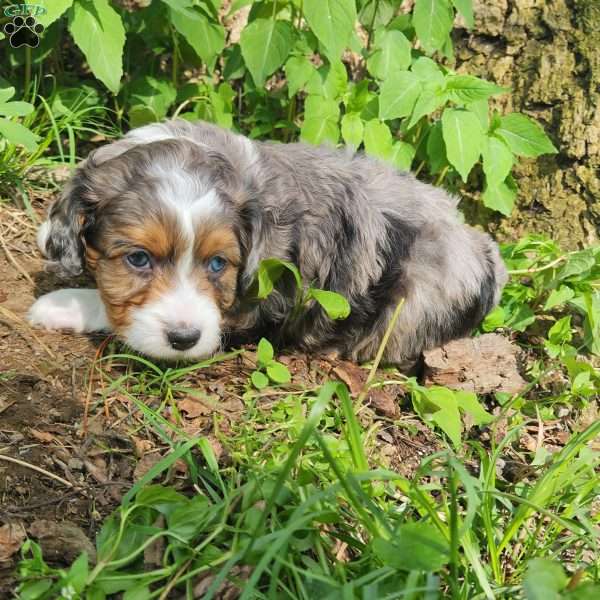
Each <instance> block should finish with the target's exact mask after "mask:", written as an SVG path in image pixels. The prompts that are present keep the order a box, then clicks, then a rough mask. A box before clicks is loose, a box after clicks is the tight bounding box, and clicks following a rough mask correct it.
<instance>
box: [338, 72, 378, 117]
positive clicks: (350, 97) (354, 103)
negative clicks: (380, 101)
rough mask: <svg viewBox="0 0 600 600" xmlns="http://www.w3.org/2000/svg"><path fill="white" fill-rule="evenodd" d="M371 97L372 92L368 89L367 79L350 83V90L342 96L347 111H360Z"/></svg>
mask: <svg viewBox="0 0 600 600" xmlns="http://www.w3.org/2000/svg"><path fill="white" fill-rule="evenodd" d="M372 98H373V93H372V92H370V91H369V80H368V79H362V80H361V81H359V82H358V83H351V84H350V90H349V92H348V93H347V94H346V97H345V98H344V104H345V105H346V110H347V112H357V113H360V112H361V111H362V110H363V109H364V108H365V106H367V104H368V103H369V100H371V99H372Z"/></svg>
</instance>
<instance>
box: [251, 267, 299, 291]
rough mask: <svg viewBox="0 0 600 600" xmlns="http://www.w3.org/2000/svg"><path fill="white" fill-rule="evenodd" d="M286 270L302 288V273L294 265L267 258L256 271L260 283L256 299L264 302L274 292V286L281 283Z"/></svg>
mask: <svg viewBox="0 0 600 600" xmlns="http://www.w3.org/2000/svg"><path fill="white" fill-rule="evenodd" d="M286 269H287V270H288V271H290V272H291V273H292V275H293V276H294V279H295V280H296V285H297V286H298V287H302V278H301V277H300V272H299V271H298V269H297V267H296V266H295V265H293V264H292V263H289V262H286V261H284V260H279V259H278V258H265V259H263V260H261V261H260V264H259V265H258V269H257V271H256V280H257V283H258V290H257V295H256V297H257V298H258V299H259V300H264V299H265V298H266V297H267V296H268V295H269V294H270V293H271V292H272V291H273V287H274V285H275V284H276V283H277V281H279V279H280V278H281V276H282V275H283V273H284V271H285V270H286Z"/></svg>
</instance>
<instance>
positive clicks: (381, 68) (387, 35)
mask: <svg viewBox="0 0 600 600" xmlns="http://www.w3.org/2000/svg"><path fill="white" fill-rule="evenodd" d="M410 59H411V46H410V42H409V41H408V40H407V39H406V36H405V35H404V34H403V33H402V32H400V31H396V30H390V31H386V30H385V29H379V30H378V31H377V33H376V35H375V46H374V51H373V53H372V54H371V56H370V57H369V59H368V60H367V69H368V70H369V73H371V75H373V77H375V78H376V79H381V80H384V79H386V77H389V76H390V75H392V73H397V72H398V71H405V70H406V69H408V67H409V66H410Z"/></svg>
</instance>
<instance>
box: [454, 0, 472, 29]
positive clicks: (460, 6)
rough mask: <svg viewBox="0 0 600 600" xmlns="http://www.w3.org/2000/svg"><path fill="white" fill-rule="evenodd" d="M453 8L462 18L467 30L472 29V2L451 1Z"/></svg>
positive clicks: (469, 0) (464, 0)
mask: <svg viewBox="0 0 600 600" xmlns="http://www.w3.org/2000/svg"><path fill="white" fill-rule="evenodd" d="M452 4H454V8H456V10H457V11H458V12H459V13H460V14H461V15H462V16H463V18H464V20H465V23H466V24H467V27H468V28H469V29H473V25H474V24H475V20H474V19H473V0H452Z"/></svg>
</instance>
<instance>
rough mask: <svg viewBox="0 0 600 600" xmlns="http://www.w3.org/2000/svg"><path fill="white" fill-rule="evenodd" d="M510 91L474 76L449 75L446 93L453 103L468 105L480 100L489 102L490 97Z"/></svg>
mask: <svg viewBox="0 0 600 600" xmlns="http://www.w3.org/2000/svg"><path fill="white" fill-rule="evenodd" d="M506 91H508V90H507V89H506V88H503V87H500V86H499V85H496V84H495V83H491V82H490V81H485V80H483V79H479V78H478V77H473V75H448V76H447V77H446V92H447V93H448V97H449V98H450V100H452V101H453V102H458V103H462V104H468V103H469V102H477V101H478V100H487V99H488V98H489V97H490V96H494V95H496V94H501V93H503V92H506Z"/></svg>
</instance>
